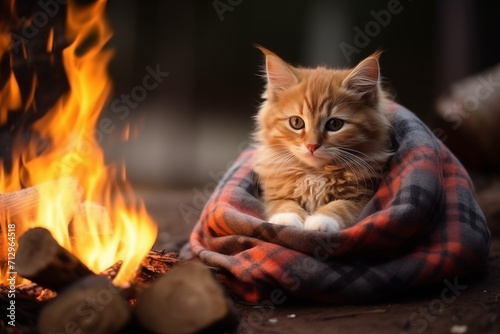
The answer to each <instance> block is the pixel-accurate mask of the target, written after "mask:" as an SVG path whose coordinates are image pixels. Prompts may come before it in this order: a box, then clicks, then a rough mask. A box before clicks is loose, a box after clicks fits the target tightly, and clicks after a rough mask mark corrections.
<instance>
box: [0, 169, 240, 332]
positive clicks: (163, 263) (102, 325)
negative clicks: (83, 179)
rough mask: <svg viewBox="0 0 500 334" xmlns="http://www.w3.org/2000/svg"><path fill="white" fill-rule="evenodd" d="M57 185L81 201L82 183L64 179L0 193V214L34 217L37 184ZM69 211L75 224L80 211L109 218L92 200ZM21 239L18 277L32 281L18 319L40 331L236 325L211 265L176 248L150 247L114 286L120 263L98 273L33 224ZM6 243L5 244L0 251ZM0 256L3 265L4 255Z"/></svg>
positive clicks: (23, 292) (21, 292)
mask: <svg viewBox="0 0 500 334" xmlns="http://www.w3.org/2000/svg"><path fill="white" fill-rule="evenodd" d="M61 182H62V183H63V184H61ZM54 186H64V187H74V188H75V189H74V190H75V191H74V193H75V196H76V197H78V199H77V200H75V203H79V199H80V198H81V197H80V195H79V194H80V192H79V189H78V185H77V183H76V182H75V180H73V179H71V178H67V179H63V180H62V181H61V180H59V181H57V183H50V182H49V183H47V184H43V185H39V186H37V187H33V188H28V189H24V190H21V191H19V192H15V193H10V194H0V219H1V220H2V221H3V222H5V221H6V220H8V221H13V220H15V219H16V217H17V216H18V215H20V214H23V215H26V214H28V215H29V214H30V211H32V210H33V208H34V207H35V206H36V205H37V204H38V201H39V197H38V194H39V193H40V189H39V188H40V187H54ZM82 205H84V206H85V207H82V208H80V206H82ZM89 205H90V207H89ZM89 208H90V210H89ZM68 212H69V213H68V215H71V216H73V218H72V219H71V221H72V223H73V224H75V223H78V221H76V220H75V219H78V215H79V212H80V213H83V212H91V214H93V215H94V213H95V215H96V216H97V217H100V219H102V220H106V219H109V217H108V215H107V213H106V212H105V209H104V208H102V207H100V206H98V205H95V204H93V203H82V204H80V205H77V206H75V208H69V209H68ZM75 217H76V218H75ZM80 218H82V220H86V219H85V217H80ZM102 220H101V221H102ZM3 233H5V231H2V230H1V228H0V235H1V234H3ZM103 233H112V231H103ZM0 239H1V240H4V238H0ZM18 241H19V245H18V250H17V254H16V259H15V269H16V271H17V275H19V276H21V277H23V278H26V279H28V280H30V281H31V282H33V283H32V284H26V285H21V286H17V287H16V291H15V302H16V315H17V323H18V324H24V325H27V326H28V327H29V328H32V329H34V328H35V327H36V329H37V331H38V332H39V333H80V334H86V333H89V334H100V333H102V334H113V333H123V332H124V331H125V332H131V333H137V332H152V333H198V332H200V331H205V330H207V329H214V328H215V329H217V328H220V329H228V328H230V327H232V326H234V325H236V324H237V322H236V318H235V316H234V313H233V311H232V306H231V303H230V302H229V300H228V299H227V298H226V296H225V293H224V291H223V289H222V287H221V286H220V285H219V284H218V282H216V281H215V279H214V277H213V275H212V273H211V271H210V269H209V268H208V267H206V266H204V265H202V264H200V263H196V262H186V263H181V262H180V261H179V260H178V257H177V253H173V252H158V251H151V252H150V253H149V255H148V256H147V257H146V258H145V259H144V260H143V262H142V266H141V267H140V268H139V270H138V273H137V275H136V277H135V279H134V280H133V281H132V282H131V283H130V284H129V285H127V286H116V285H115V284H113V279H114V278H115V277H116V275H117V274H118V272H119V270H120V266H121V262H118V263H116V264H115V265H113V266H112V267H110V268H108V269H107V270H105V271H104V272H102V273H99V274H97V273H94V272H92V270H90V269H89V268H88V267H87V266H86V265H85V264H83V263H82V262H81V261H80V260H79V259H78V258H77V257H76V256H74V255H73V254H71V253H70V252H69V251H67V250H66V249H65V248H63V247H62V246H61V245H59V244H58V242H57V241H56V240H55V239H54V238H53V237H52V235H51V233H50V232H49V231H48V230H47V229H45V228H41V227H36V228H32V229H29V230H28V231H26V232H25V233H24V234H23V235H22V236H21V237H20V238H19V240H18ZM1 246H2V245H1V242H0V249H2V250H3V249H4V248H3V247H1ZM0 255H1V257H0V261H1V262H5V254H0ZM9 289H10V287H8V286H6V285H0V307H1V308H2V309H5V308H4V307H7V306H8V305H9V303H10V300H11V298H8V297H7V295H8V293H9V292H11V290H9ZM4 321H5V319H1V320H0V332H2V333H3V332H7V333H10V332H12V330H15V331H14V332H12V333H21V331H19V327H20V326H17V325H16V327H17V328H14V327H10V328H9V326H7V325H6V324H5V323H3V322H4Z"/></svg>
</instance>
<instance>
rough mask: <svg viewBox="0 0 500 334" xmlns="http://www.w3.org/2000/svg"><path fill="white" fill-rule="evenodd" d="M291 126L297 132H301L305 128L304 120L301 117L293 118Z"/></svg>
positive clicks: (291, 118) (290, 121)
mask: <svg viewBox="0 0 500 334" xmlns="http://www.w3.org/2000/svg"><path fill="white" fill-rule="evenodd" d="M289 123H290V126H291V127H292V128H293V129H295V130H300V129H302V128H303V127H304V125H305V124H304V120H303V119H302V118H300V117H299V116H292V117H290V120H289Z"/></svg>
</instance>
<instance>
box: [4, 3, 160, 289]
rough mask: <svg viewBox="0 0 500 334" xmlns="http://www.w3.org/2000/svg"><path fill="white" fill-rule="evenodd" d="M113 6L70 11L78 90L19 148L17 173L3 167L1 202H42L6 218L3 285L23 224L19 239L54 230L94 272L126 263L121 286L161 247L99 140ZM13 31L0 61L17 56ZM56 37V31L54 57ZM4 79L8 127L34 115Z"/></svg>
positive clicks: (73, 84)
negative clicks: (25, 195) (30, 190)
mask: <svg viewBox="0 0 500 334" xmlns="http://www.w3.org/2000/svg"><path fill="white" fill-rule="evenodd" d="M105 5H106V2H105V1H97V2H95V3H92V4H91V5H86V6H77V5H75V4H74V3H72V2H70V3H69V4H68V7H67V24H66V38H67V40H68V41H70V42H71V44H70V45H69V46H68V47H67V48H66V49H64V51H63V63H64V68H65V71H66V75H67V79H68V82H69V86H70V90H69V92H68V93H66V94H65V95H63V96H62V97H61V98H60V99H59V100H58V101H57V103H56V104H55V105H54V106H53V107H52V108H51V110H49V112H48V113H47V114H45V115H44V116H43V117H42V118H40V119H39V120H37V121H36V122H35V123H34V124H33V126H32V128H31V132H32V134H33V135H32V136H31V138H32V139H31V140H30V142H29V144H28V145H26V143H24V144H21V140H18V141H16V145H15V146H14V147H13V150H12V151H13V157H12V166H11V168H7V166H4V164H3V162H2V161H0V196H1V195H2V194H3V195H5V194H7V193H11V192H14V191H18V190H20V189H24V188H27V187H31V186H36V189H37V193H38V195H39V196H38V197H39V200H38V202H37V205H36V208H35V210H34V211H33V212H29V210H27V211H26V212H21V213H18V214H17V215H16V216H15V217H14V219H12V220H13V221H12V222H11V221H10V219H9V215H7V214H2V215H0V219H1V222H0V223H1V225H0V228H1V235H0V265H1V267H0V282H5V279H6V273H7V272H8V268H7V261H6V260H7V254H8V242H9V240H8V238H7V233H6V232H7V231H8V224H12V223H15V226H16V228H15V232H16V238H17V239H18V238H19V237H20V236H21V235H22V234H23V233H24V232H25V231H26V230H27V229H29V228H32V227H36V226H41V227H45V228H47V229H49V230H50V231H51V232H52V235H53V236H54V238H55V239H56V240H57V241H58V242H59V243H60V244H61V245H62V246H63V247H65V248H66V249H68V250H69V251H70V252H72V253H73V254H75V255H76V256H78V257H79V258H80V260H81V261H82V262H84V263H85V264H86V265H87V266H88V267H89V268H90V269H92V270H93V271H94V272H100V271H102V270H104V269H106V268H107V267H110V266H111V265H113V264H114V263H116V262H117V261H119V260H122V261H123V265H122V267H121V270H120V272H119V275H118V276H117V277H116V279H115V282H116V283H118V284H120V283H125V282H127V281H129V280H130V279H131V278H132V277H133V275H134V273H135V270H136V269H137V267H138V265H139V264H140V262H141V261H142V259H143V258H144V257H145V256H146V254H147V253H148V251H149V250H150V249H151V247H152V245H153V243H154V241H155V238H156V233H157V229H156V225H155V224H154V222H153V221H152V220H151V218H150V217H149V216H148V215H147V213H146V211H145V208H144V206H143V204H142V202H141V203H140V204H137V203H139V202H138V201H137V200H136V199H135V197H134V194H133V192H132V190H131V188H130V186H128V184H127V183H126V180H125V173H124V170H123V169H120V168H116V167H110V166H106V165H105V163H104V157H103V152H102V150H101V148H100V146H99V143H98V142H97V140H96V138H95V136H94V133H95V129H96V124H97V122H98V118H99V113H100V111H101V110H102V109H103V107H104V105H105V103H106V101H107V99H108V96H109V93H110V90H111V84H110V80H109V78H108V75H107V65H108V62H109V60H110V58H111V56H112V52H111V51H110V50H109V49H107V48H106V47H105V44H106V43H107V41H108V40H109V38H110V36H111V32H110V29H109V27H108V24H107V22H106V19H105ZM12 8H14V6H12ZM8 28H9V27H8V26H5V25H4V26H2V23H1V22H0V59H1V58H2V57H3V56H4V55H5V54H7V53H8V52H9V50H10V49H11V45H10V40H9V32H8ZM53 33H54V31H53V29H51V30H50V35H49V36H48V42H47V51H49V52H51V51H52V44H53V38H54V36H53ZM0 77H8V80H7V82H6V84H5V85H3V87H1V86H0V126H3V125H5V124H6V123H7V121H8V117H9V114H10V113H12V112H23V111H22V110H26V109H28V105H27V104H31V103H32V99H30V98H28V99H26V100H27V101H24V102H23V100H22V98H21V94H20V89H19V86H18V82H17V81H16V77H15V75H14V72H13V71H11V73H10V74H8V75H6V74H5V73H1V72H0ZM33 83H34V85H36V77H34V78H33ZM34 87H35V86H34ZM33 90H34V89H33ZM0 204H1V203H0ZM0 209H1V208H0ZM0 213H1V210H0Z"/></svg>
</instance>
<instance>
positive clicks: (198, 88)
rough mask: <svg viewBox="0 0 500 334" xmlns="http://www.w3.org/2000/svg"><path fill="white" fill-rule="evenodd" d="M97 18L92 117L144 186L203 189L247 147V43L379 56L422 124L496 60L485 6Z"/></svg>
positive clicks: (127, 5) (152, 7)
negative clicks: (106, 67)
mask: <svg viewBox="0 0 500 334" xmlns="http://www.w3.org/2000/svg"><path fill="white" fill-rule="evenodd" d="M30 4H31V5H30V10H31V11H32V12H33V11H36V10H37V8H33V6H35V7H36V6H38V5H37V4H34V2H30ZM107 11H108V14H109V20H110V24H111V27H112V29H113V30H114V36H113V38H112V40H111V42H110V45H111V46H112V47H113V48H114V49H115V50H116V53H115V57H114V59H113V60H112V62H111V64H110V74H111V77H112V79H113V82H114V93H113V96H112V97H111V98H110V106H109V107H108V108H107V109H106V110H105V111H104V113H103V117H108V118H110V119H111V120H112V122H113V125H114V126H116V128H117V129H118V130H120V129H123V128H125V126H126V125H127V124H130V125H131V129H132V130H133V131H132V133H134V136H132V137H131V140H129V141H128V142H126V143H120V142H117V141H116V140H115V139H116V137H117V136H116V135H117V134H118V133H119V132H120V131H116V132H114V133H111V134H107V135H106V136H105V138H104V141H103V143H104V146H105V149H106V154H107V157H108V160H109V161H115V160H118V161H121V160H124V161H125V162H126V164H127V170H128V175H129V177H130V179H131V180H132V181H133V182H134V183H136V184H144V185H149V186H159V187H164V186H172V187H173V186H186V185H187V186H191V185H197V184H203V183H205V182H207V181H208V180H210V179H211V178H214V175H220V174H221V172H223V171H224V170H225V169H226V168H227V166H228V164H230V163H231V161H232V160H233V159H235V158H236V156H237V155H238V153H239V152H240V151H241V150H242V149H243V148H244V147H245V146H246V145H247V143H248V138H249V134H250V133H251V131H252V127H253V120H252V116H253V115H254V114H255V112H256V110H257V108H258V106H259V103H260V94H261V91H262V84H263V80H262V78H261V77H259V71H260V69H261V65H262V62H263V59H262V56H261V54H260V52H259V51H258V50H257V49H256V48H255V47H254V44H255V43H258V44H261V45H263V46H266V47H267V48H269V49H271V50H273V51H275V52H276V53H278V54H279V55H280V56H281V57H282V58H284V59H285V60H287V61H289V62H290V63H292V64H295V65H302V66H317V65H327V66H332V67H350V66H354V65H355V64H356V63H357V62H358V61H359V60H361V59H363V58H364V57H366V56H368V55H370V54H371V53H372V52H374V51H375V50H377V49H382V50H384V54H383V56H382V60H381V67H382V75H383V77H384V78H385V82H386V84H387V85H388V86H390V87H392V89H393V91H394V92H395V93H396V98H397V101H398V102H400V103H402V104H403V105H405V106H407V107H408V108H410V109H411V110H413V111H414V112H415V113H416V114H417V115H418V116H420V117H421V118H422V119H423V120H424V121H425V122H427V123H428V124H432V122H433V121H434V118H435V106H434V103H435V100H436V98H437V97H438V96H439V95H440V94H442V93H443V92H445V91H446V89H447V88H448V87H449V86H450V84H451V83H453V82H455V81H457V80H460V79H462V78H464V77H466V76H468V75H471V74H474V73H476V72H478V71H481V70H484V69H486V68H488V67H491V66H493V65H495V64H497V63H498V62H499V61H500V43H498V42H499V37H500V20H498V14H499V13H500V2H499V1H494V0H482V1H474V0H434V1H433V0H399V1H397V0H337V1H328V0H309V1H306V0H302V1H299V0H286V1H285V0H273V1H264V0H215V1H214V0H203V1H202V0H198V1H187V0H183V1H179V0H175V1H174V0H163V1H160V0H148V1H139V0H109V1H108V4H107ZM360 31H361V33H360ZM363 35H364V36H363ZM349 50H350V51H351V52H349ZM152 72H153V73H154V72H156V76H157V79H158V80H157V82H156V83H157V85H154V88H151V87H150V88H151V89H147V90H145V89H144V79H145V78H146V77H147V76H148V75H149V76H151V73H152ZM167 72H168V76H167V74H166V73H167ZM158 73H161V75H160V74H158ZM151 83H153V82H152V81H151V82H150V84H151ZM144 92H145V94H144ZM124 96H125V97H127V96H128V99H129V100H128V104H127V102H126V101H125V100H124ZM117 100H118V101H117ZM113 102H115V104H114V108H113V107H112V106H113ZM117 106H119V107H122V109H120V110H123V107H124V106H126V109H128V112H127V113H123V112H122V111H120V110H118V107H117Z"/></svg>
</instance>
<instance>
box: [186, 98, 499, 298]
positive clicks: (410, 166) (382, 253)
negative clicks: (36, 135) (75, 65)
mask: <svg viewBox="0 0 500 334" xmlns="http://www.w3.org/2000/svg"><path fill="white" fill-rule="evenodd" d="M394 108H395V110H394V112H393V117H392V121H391V123H392V142H393V147H394V150H395V154H394V156H393V157H392V159H391V161H390V162H389V164H388V166H387V167H386V172H385V176H384V178H383V180H382V181H381V183H380V186H379V188H378V190H377V192H376V194H375V195H374V197H373V198H372V199H371V201H370V202H369V203H368V204H367V205H366V207H365V208H364V209H363V211H362V212H361V214H360V216H359V218H358V221H359V222H358V223H357V224H356V225H354V226H352V227H350V228H347V229H345V230H341V231H340V232H338V233H334V234H329V233H324V232H318V231H308V230H301V229H297V228H293V227H286V226H281V225H274V224H270V223H267V222H265V220H264V219H265V218H264V217H265V216H264V208H263V204H262V202H261V200H260V198H259V187H258V184H257V182H256V180H257V177H256V175H255V174H254V173H253V171H252V157H253V151H252V150H251V149H250V150H247V151H245V152H244V153H242V155H241V156H240V157H239V159H238V160H237V161H236V163H235V164H234V166H233V167H232V168H231V169H230V170H229V171H228V172H227V173H226V175H225V177H224V178H223V179H222V180H221V182H220V184H219V185H218V187H217V189H216V190H215V192H214V194H213V195H212V196H211V198H210V199H209V201H208V203H207V204H206V207H205V208H204V210H203V212H202V214H201V217H200V220H199V222H198V223H197V225H196V226H195V228H194V230H193V232H192V234H191V238H190V243H191V249H192V251H193V252H194V254H195V256H197V257H198V258H199V259H200V260H201V261H202V262H204V263H205V264H207V265H209V266H213V267H216V268H218V269H219V270H218V272H220V273H221V275H220V278H221V280H222V282H223V283H224V284H226V285H227V286H228V287H229V288H230V289H231V290H232V291H234V292H235V293H236V294H237V295H239V296H240V297H242V298H243V299H244V300H246V301H249V302H256V301H263V300H273V299H275V298H276V296H286V295H290V296H295V297H300V298H307V299H311V300H316V301H323V302H328V303H346V302H349V303H350V302H356V301H358V302H359V301H366V300H368V299H373V298H377V297H382V296H383V297H387V296H388V295H390V294H393V293H395V292H398V291H403V290H408V289H410V288H412V287H417V286H423V285H429V284H433V283H438V282H441V281H443V280H444V279H446V278H452V281H453V278H455V277H456V276H457V275H465V274H468V273H471V272H473V271H474V270H476V269H478V268H479V267H480V266H481V265H482V264H483V263H484V262H485V260H486V258H487V256H488V251H489V243H490V232H489V230H488V228H487V225H486V221H485V218H484V215H483V213H482V212H481V209H480V208H479V206H478V204H477V203H476V201H475V199H474V190H473V186H472V183H471V180H470V178H469V176H468V175H467V172H466V171H465V170H464V168H463V167H462V165H461V164H460V163H459V162H458V161H457V159H456V158H455V157H454V156H453V154H452V153H451V152H450V151H449V150H448V149H447V148H446V147H445V146H444V145H443V143H441V142H440V141H439V140H438V139H437V138H436V137H435V136H434V135H433V134H432V132H431V131H430V130H429V129H428V128H427V127H426V126H425V125H424V124H423V123H422V122H421V121H420V120H419V119H418V118H417V117H416V116H415V115H414V114H412V113H411V112H410V111H408V110H406V109H405V108H403V107H401V106H397V105H396V106H395V107H394Z"/></svg>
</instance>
